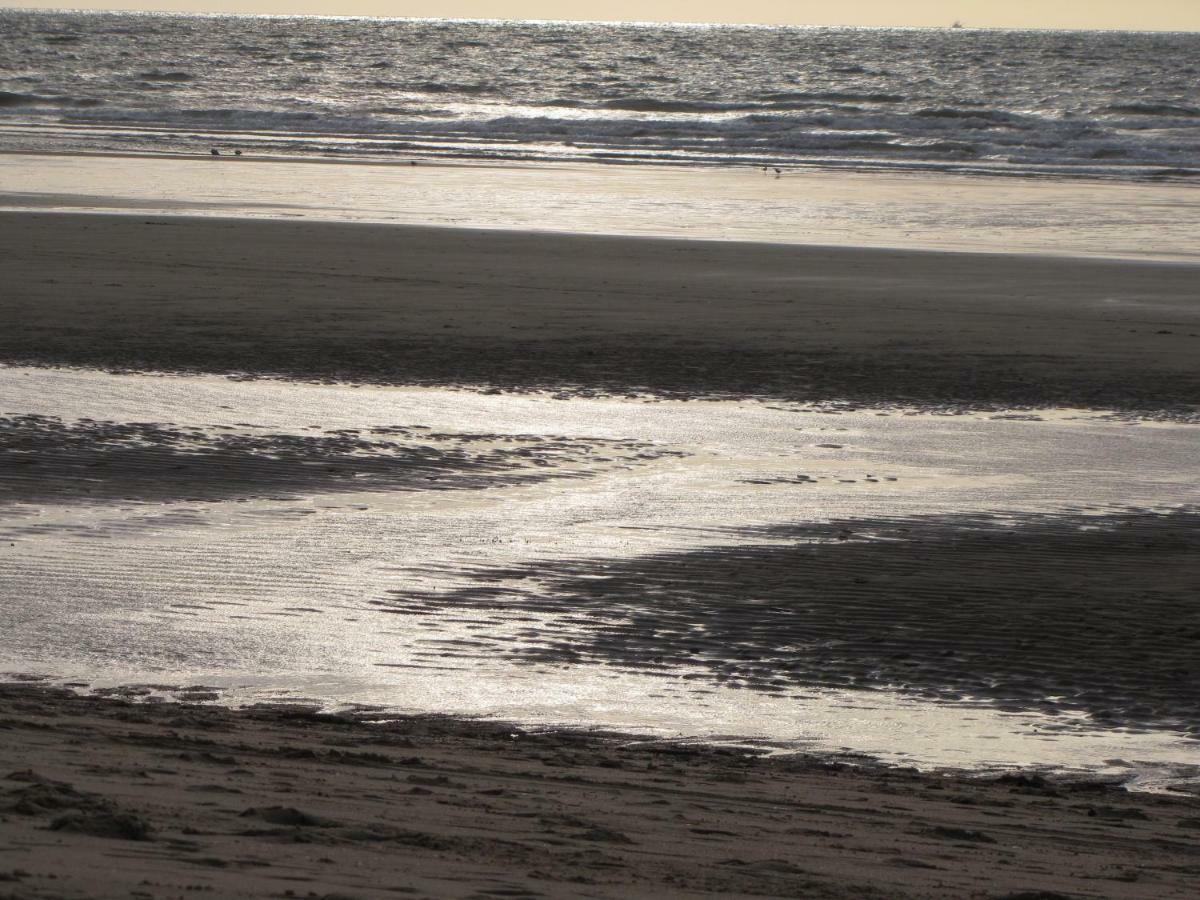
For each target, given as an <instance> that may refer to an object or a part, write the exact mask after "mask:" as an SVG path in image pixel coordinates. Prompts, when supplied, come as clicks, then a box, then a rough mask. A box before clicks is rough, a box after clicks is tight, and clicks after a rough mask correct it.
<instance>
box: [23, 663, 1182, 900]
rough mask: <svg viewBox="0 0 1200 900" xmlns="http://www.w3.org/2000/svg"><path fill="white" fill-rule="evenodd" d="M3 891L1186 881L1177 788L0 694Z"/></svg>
mask: <svg viewBox="0 0 1200 900" xmlns="http://www.w3.org/2000/svg"><path fill="white" fill-rule="evenodd" d="M0 714H2V715H3V719H2V722H3V729H4V731H3V734H4V741H3V742H2V743H0V766H3V768H4V770H5V771H6V776H5V779H4V782H3V784H4V794H3V795H2V800H0V802H3V803H4V811H3V813H2V814H0V836H2V837H3V841H4V844H5V848H6V849H5V854H4V862H3V868H0V878H2V879H3V887H4V889H5V891H6V895H7V896H13V897H21V898H25V897H29V898H46V897H62V898H75V897H89V898H95V897H128V896H154V897H177V896H184V897H186V896H194V895H196V894H197V893H200V894H208V895H212V896H219V897H231V898H233V897H290V896H298V897H304V896H317V897H326V898H331V897H361V898H368V897H380V898H382V897H394V896H397V895H400V896H422V897H434V896H479V897H483V896H505V897H517V896H522V897H536V896H579V897H585V896H586V897H661V896H672V897H701V896H714V895H719V896H724V897H749V896H808V897H828V898H842V897H844V898H860V897H889V898H893V897H895V898H899V897H958V898H966V897H987V898H999V897H1007V898H1034V897H1037V898H1042V900H1046V898H1062V897H1080V896H1096V897H1131V898H1132V897H1146V898H1160V897H1181V898H1183V897H1190V896H1191V895H1192V888H1193V886H1194V883H1195V879H1196V875H1197V868H1196V860H1195V852H1194V835H1195V829H1196V828H1197V827H1200V815H1198V813H1200V808H1198V804H1197V802H1196V800H1195V799H1194V798H1192V799H1181V798H1172V797H1158V796H1151V795H1145V794H1128V793H1126V792H1124V791H1120V790H1118V789H1116V788H1114V787H1112V786H1111V785H1105V784H1103V783H1098V782H1095V781H1086V780H1081V781H1073V782H1055V781H1052V780H1047V779H1044V778H1042V777H1040V776H1027V775H1009V776H1003V777H1000V778H998V779H989V780H982V781H981V780H968V779H962V778H954V777H943V776H941V775H936V774H935V775H921V774H918V773H915V772H912V771H904V770H895V769H892V770H881V769H873V768H871V767H869V766H868V767H862V766H861V764H860V765H847V764H846V763H844V762H837V761H819V760H810V759H806V758H804V757H780V758H773V759H770V758H762V757H755V756H753V755H749V756H748V755H745V754H744V753H737V752H731V751H728V750H726V751H721V750H714V749H711V748H706V747H704V746H689V745H677V744H671V743H656V742H654V741H645V740H638V739H636V738H633V737H629V736H620V735H603V734H592V735H584V734H575V735H572V734H561V733H560V734H553V733H549V734H548V733H539V732H529V731H526V730H523V729H520V728H517V727H515V726H508V725H499V724H487V723H476V724H472V723H464V722H456V721H453V720H450V721H447V720H444V719H440V718H416V719H404V718H399V719H390V720H385V721H375V722H374V723H373V724H367V723H366V722H364V719H371V718H373V717H371V716H369V715H368V714H360V715H358V716H354V715H343V716H328V715H324V716H316V715H313V714H312V713H311V712H308V711H305V710H300V709H294V710H288V709H281V708H274V709H257V710H245V711H242V712H229V711H226V710H221V709H212V708H202V707H198V706H195V705H188V704H184V705H179V704H152V705H145V704H136V703H131V702H129V700H127V699H122V698H120V697H112V698H109V699H104V700H98V699H94V698H79V697H76V696H73V695H71V694H69V693H65V692H56V691H47V690H45V689H43V688H38V687H37V686H30V685H26V686H13V685H6V686H5V687H4V688H3V689H2V690H0Z"/></svg>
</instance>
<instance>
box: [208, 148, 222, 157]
mask: <svg viewBox="0 0 1200 900" xmlns="http://www.w3.org/2000/svg"><path fill="white" fill-rule="evenodd" d="M208 152H209V153H211V154H212V155H213V156H220V155H221V151H220V150H218V149H217V148H216V147H213V148H212V149H211V150H209V151H208Z"/></svg>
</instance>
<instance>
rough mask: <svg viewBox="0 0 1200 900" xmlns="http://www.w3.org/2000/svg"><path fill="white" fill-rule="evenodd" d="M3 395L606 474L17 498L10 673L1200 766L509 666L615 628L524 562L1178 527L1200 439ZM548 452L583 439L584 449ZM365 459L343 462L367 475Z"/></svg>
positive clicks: (963, 426) (167, 382)
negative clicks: (833, 529) (1093, 515)
mask: <svg viewBox="0 0 1200 900" xmlns="http://www.w3.org/2000/svg"><path fill="white" fill-rule="evenodd" d="M0 385H2V386H3V391H2V392H0V396H3V398H4V399H3V404H4V405H3V407H2V408H0V415H11V414H15V413H20V414H28V413H38V414H42V415H47V416H57V417H60V418H61V419H62V420H63V422H64V423H68V424H70V423H75V422H77V421H78V420H82V419H92V420H99V421H101V422H103V421H108V420H111V421H115V422H142V423H147V422H155V423H160V424H165V423H172V424H171V428H173V429H185V428H193V427H194V428H196V429H198V431H199V432H202V433H204V434H209V433H211V434H214V435H221V434H226V435H228V434H233V435H240V434H252V435H255V436H257V437H256V440H264V441H268V444H267V445H265V446H267V448H268V449H267V450H263V451H260V452H261V453H262V454H263V455H266V456H270V455H271V453H272V452H273V451H271V450H270V446H272V445H270V444H269V441H270V440H273V438H272V437H271V436H272V435H291V436H295V437H297V438H298V437H300V436H304V435H318V436H319V435H326V436H327V435H329V434H331V433H336V432H338V430H345V429H351V430H354V431H357V432H361V433H362V435H367V433H368V432H369V430H370V429H371V428H383V427H386V428H393V429H394V428H397V427H403V428H404V429H407V430H405V431H403V432H402V433H401V432H395V433H393V432H388V434H387V435H386V437H387V438H388V440H394V441H396V442H398V443H399V444H400V445H402V448H404V447H410V446H411V447H414V448H420V447H424V446H426V445H429V444H430V443H431V442H438V441H440V442H441V445H444V446H445V447H448V448H450V450H451V451H453V454H455V455H454V458H455V459H461V458H462V457H460V456H459V455H458V454H460V449H461V448H464V447H465V448H470V450H471V452H493V451H496V450H497V449H504V450H505V451H506V452H510V455H509V456H506V457H505V460H506V461H508V462H512V463H513V464H514V465H520V466H522V467H524V468H522V469H521V471H525V470H526V469H527V470H529V471H536V472H539V473H544V474H547V475H560V474H564V473H566V472H568V471H570V472H573V473H575V474H578V475H585V476H586V477H577V478H571V479H569V480H561V479H559V478H550V479H549V480H537V481H533V482H529V483H522V482H514V483H510V484H505V483H503V482H502V481H500V480H496V481H495V482H493V483H491V484H489V483H487V482H486V479H484V480H482V481H480V482H478V483H476V482H470V483H466V482H464V483H463V484H461V485H459V486H458V487H455V486H454V485H450V486H447V487H446V488H445V489H439V490H428V489H423V488H421V487H420V486H419V485H417V486H414V485H413V484H411V483H409V482H404V483H403V484H399V485H398V486H396V487H391V486H387V487H382V488H377V489H374V490H372V489H370V488H369V487H368V486H367V484H366V483H365V482H364V483H362V484H361V486H360V485H357V484H356V485H354V486H353V487H351V486H347V487H343V488H338V487H330V486H329V485H327V484H325V483H323V482H322V483H321V486H320V490H319V492H317V491H313V492H309V493H306V492H305V491H304V490H303V489H302V488H303V485H302V484H298V483H293V482H288V483H287V488H286V490H284V491H283V493H285V494H288V493H290V494H291V495H292V496H291V498H287V497H276V496H274V495H275V493H277V492H278V491H276V490H270V491H266V492H265V493H264V492H256V491H255V490H254V489H253V486H251V487H250V488H246V487H241V488H239V491H240V494H234V495H230V496H210V497H204V498H200V499H188V498H186V497H175V498H169V499H167V500H163V499H161V498H158V499H155V498H148V499H144V500H136V499H135V500H121V499H120V498H119V496H115V499H110V500H108V501H105V502H94V503H84V502H80V501H79V498H78V497H75V496H62V497H57V498H54V499H52V500H38V501H37V502H24V503H13V504H10V505H6V506H3V507H0V532H2V533H3V535H4V536H5V538H6V540H7V541H12V542H13V544H14V546H12V547H10V548H8V550H7V551H6V553H5V557H4V558H5V560H6V562H7V566H6V567H5V571H4V572H0V582H3V589H4V591H5V592H6V594H7V595H8V596H12V597H20V598H21V599H22V601H23V602H22V603H21V604H11V605H9V606H8V607H7V608H5V609H4V610H3V612H2V613H0V625H2V626H3V627H4V628H5V630H6V634H7V641H6V650H5V653H6V659H5V661H4V668H5V669H8V670H16V669H24V670H26V671H35V672H44V673H48V674H53V675H55V676H61V677H65V678H69V679H73V680H83V681H90V682H92V683H94V684H97V685H102V684H106V683H108V684H117V683H129V682H158V683H174V684H184V683H196V682H202V683H206V684H212V685H216V686H218V687H221V688H223V689H225V690H226V691H227V694H226V697H227V698H228V699H230V700H234V701H239V702H240V701H246V702H249V701H253V700H255V699H261V698H263V697H285V698H286V697H298V696H308V697H312V698H315V699H317V700H319V701H321V702H324V703H332V704H338V703H349V702H355V703H376V704H381V705H385V706H389V707H397V706H398V707H400V708H402V709H406V710H421V711H437V712H448V713H461V714H467V715H486V716H495V717H500V718H511V719H515V720H520V721H523V722H534V723H574V724H587V725H597V726H602V727H611V728H626V729H635V730H639V731H650V732H654V733H660V734H669V735H676V734H682V735H690V736H707V737H716V736H721V735H737V736H741V737H746V736H750V737H755V738H763V739H766V740H769V741H778V742H782V743H785V744H791V743H796V742H799V743H801V744H804V745H806V746H809V745H811V746H817V747H821V748H823V749H834V750H837V749H840V748H844V747H849V748H853V749H854V750H857V751H861V752H866V753H870V754H876V755H881V756H885V757H887V758H889V759H893V760H908V761H910V762H913V763H919V764H923V765H959V764H961V765H986V764H992V763H995V764H1007V765H1012V764H1025V763H1034V762H1036V763H1044V764H1048V765H1049V764H1052V765H1058V766H1064V767H1071V766H1076V765H1096V764H1098V763H1100V762H1102V761H1104V760H1111V759H1116V758H1122V759H1127V760H1138V761H1143V762H1156V761H1157V762H1173V763H1180V762H1183V761H1191V762H1193V763H1198V764H1200V757H1198V756H1197V753H1196V749H1195V747H1196V745H1195V742H1194V741H1193V742H1190V743H1188V742H1184V741H1181V740H1180V739H1179V737H1178V735H1175V734H1170V733H1154V732H1147V733H1140V734H1139V733H1122V732H1119V731H1115V730H1103V731H1101V730H1087V729H1077V728H1074V727H1072V719H1071V716H1068V715H1060V716H1057V717H1050V716H1045V715H1041V714H1039V713H1037V712H1033V711H1023V712H1019V713H1016V712H1001V711H999V710H997V709H995V708H994V707H989V706H986V705H984V706H978V707H971V708H970V711H969V712H964V710H963V709H962V708H959V707H955V706H953V705H945V704H939V703H931V702H927V701H919V700H915V699H911V698H907V699H906V698H904V697H900V696H897V695H894V694H891V693H888V692H886V691H871V692H854V691H844V690H799V691H798V690H797V689H796V687H795V686H791V687H789V688H788V689H787V690H786V691H783V692H782V693H780V694H778V695H772V694H769V693H765V692H762V691H758V690H749V689H745V688H742V689H738V688H735V687H732V686H728V685H724V686H723V685H721V684H719V683H717V682H714V681H712V680H711V679H710V678H708V677H707V675H706V672H705V671H704V670H703V669H700V668H694V669H693V668H688V667H687V666H680V665H671V666H667V667H665V668H660V669H658V670H657V674H654V673H652V672H651V673H648V672H647V671H634V670H630V669H628V668H622V667H621V666H619V665H596V664H594V663H591V662H583V663H579V664H574V665H563V664H558V663H555V662H552V661H547V660H543V661H540V662H538V661H518V660H514V659H510V658H507V657H502V656H500V655H498V654H497V652H496V647H498V646H506V647H509V648H518V649H519V648H520V647H521V646H522V643H523V642H530V641H531V640H532V642H533V643H534V644H536V643H537V642H538V638H537V634H538V633H539V631H540V632H544V633H550V632H557V633H560V634H561V633H564V632H566V633H569V632H570V629H571V628H572V627H578V628H580V629H584V628H586V627H588V622H587V621H586V619H585V618H581V619H579V621H578V623H577V625H574V624H573V622H574V619H573V616H575V615H584V614H583V613H581V612H577V611H570V610H568V611H547V610H540V611H539V610H536V609H529V608H521V607H520V606H519V605H508V604H506V603H505V601H504V597H505V593H504V591H505V590H507V589H508V588H506V586H505V585H503V584H502V583H501V579H500V578H499V577H494V576H495V575H496V573H498V572H506V571H507V572H510V574H512V572H514V571H515V572H516V574H515V575H514V576H513V577H519V578H520V579H522V590H526V591H528V592H532V593H533V594H536V593H537V589H538V586H539V584H540V583H541V581H540V580H539V578H540V576H539V575H538V574H537V569H538V568H539V567H543V568H545V569H546V574H547V575H548V574H549V571H550V569H552V567H553V566H554V565H555V564H556V563H560V564H569V563H572V561H575V560H584V559H586V560H588V561H590V562H591V563H593V564H595V565H597V566H599V567H601V568H602V567H604V566H605V565H607V564H609V563H612V564H614V565H615V564H617V563H620V562H621V561H626V560H630V559H635V558H639V557H643V556H645V555H647V554H653V553H664V552H671V551H679V552H684V551H686V552H691V551H697V550H701V549H703V548H706V547H714V548H715V547H726V546H730V545H736V544H739V543H744V544H746V545H751V544H752V545H754V546H764V545H770V544H772V543H778V544H781V545H782V544H786V543H788V542H789V540H790V539H789V538H786V537H783V536H775V537H772V536H771V535H770V534H767V533H765V532H763V531H761V530H759V531H754V529H761V528H763V527H764V526H774V525H783V524H792V523H797V522H805V521H811V522H821V521H825V520H829V519H834V518H838V519H846V518H860V519H864V518H874V517H879V516H901V517H910V516H918V515H945V514H949V513H964V512H979V513H987V514H990V513H992V512H994V511H1008V512H1012V513H1030V514H1033V513H1055V512H1060V511H1062V510H1065V509H1076V510H1078V509H1080V508H1089V507H1090V508H1093V509H1095V510H1096V511H1101V510H1103V509H1106V508H1112V507H1123V508H1128V507H1143V508H1157V507H1178V506H1181V505H1185V504H1188V503H1195V502H1196V501H1197V500H1198V499H1200V488H1197V484H1198V483H1200V481H1198V479H1197V477H1196V476H1197V475H1198V474H1200V472H1198V471H1197V467H1198V465H1200V463H1198V462H1197V459H1198V457H1197V455H1196V454H1195V452H1194V451H1195V435H1196V434H1197V433H1198V432H1197V430H1196V428H1195V427H1193V426H1174V427H1154V428H1147V427H1144V426H1141V425H1133V424H1130V423H1125V422H1113V421H1102V420H1099V419H1097V418H1095V417H1094V416H1089V415H1087V414H1071V415H1064V414H1059V415H1050V414H1046V415H1044V416H1043V419H1045V421H1024V420H1019V419H1015V420H1014V419H998V418H994V417H991V416H988V415H986V414H980V415H970V416H944V417H943V416H908V415H899V414H893V415H885V416H881V415H877V414H876V413H875V411H870V410H867V411H844V412H842V413H840V414H838V415H831V414H829V412H828V411H813V410H804V409H801V408H799V407H795V408H789V407H785V406H780V405H768V404H762V403H755V402H705V403H688V402H683V401H664V402H643V401H633V400H612V399H584V398H576V399H572V400H570V401H566V402H564V401H561V400H555V399H552V398H550V397H548V396H544V395H524V396H507V395H484V394H479V393H471V392H463V391H451V390H436V389H388V388H351V387H348V386H335V385H327V386H315V385H296V384H289V383H282V382H270V381H260V382H233V381H229V380H225V379H220V378H190V377H180V376H164V377H145V376H110V375H102V374H98V373H93V372H84V371H69V370H24V369H6V370H0ZM239 423H240V424H239ZM218 426H219V427H218ZM418 426H425V428H424V429H422V428H420V427H418ZM139 434H150V435H156V434H158V432H155V431H143V432H139ZM514 436H520V437H519V438H517V437H514ZM545 436H557V437H556V440H557V439H559V438H561V439H562V440H564V441H570V442H572V443H571V446H572V447H573V448H574V449H573V450H572V451H571V453H570V454H565V453H564V452H563V451H562V450H560V449H559V448H557V447H555V446H550V445H547V443H546V439H545ZM197 440H199V438H197ZM284 445H285V446H288V447H301V448H304V447H307V446H308V444H307V443H306V442H304V441H299V442H297V441H291V442H290V443H289V442H285V444H284ZM255 446H257V445H255ZM321 446H324V445H323V444H322V445H321ZM525 450H528V453H525ZM296 452H299V451H296ZM305 452H307V451H305ZM389 452H392V451H389ZM461 452H465V450H464V451H461ZM202 455H207V456H212V457H213V458H215V459H216V460H217V461H220V459H221V458H222V457H221V455H220V453H216V452H215V451H214V452H213V453H209V452H208V451H205V454H202ZM207 456H206V458H207ZM567 457H569V458H567ZM139 458H140V457H139ZM354 458H356V457H354V456H353V455H352V456H351V457H339V458H338V459H339V465H340V466H342V467H343V468H352V467H353V466H352V463H353V459H354ZM357 458H365V457H357ZM347 460H349V461H350V462H349V463H347ZM314 461H316V460H314ZM508 462H506V465H507V464H508ZM801 475H802V476H804V478H803V480H801V479H800V477H799V476H801ZM42 477H53V473H52V472H46V473H43V476H42ZM212 477H214V478H219V477H220V475H219V470H217V469H214V470H213V472H212ZM496 477H497V479H499V475H497V476H496ZM130 483H131V484H133V483H134V482H130ZM10 484H18V482H12V481H10ZM118 494H119V491H118ZM10 496H11V495H10ZM17 499H19V498H17ZM746 529H751V530H750V531H746ZM526 569H532V570H533V572H532V574H528V573H526V571H525V570H526ZM517 570H520V571H517ZM579 577H588V576H587V574H586V572H583V571H582V570H581V571H580V572H579ZM489 578H492V579H493V581H492V582H488V581H487V579H489ZM480 579H483V581H482V582H481V581H480ZM481 583H482V584H483V586H484V589H493V588H494V590H495V591H496V601H495V603H494V604H493V605H490V606H489V604H488V603H483V604H482V606H480V605H472V606H469V607H468V606H462V607H456V606H454V605H453V604H452V603H447V604H446V605H443V606H440V607H439V606H437V605H436V603H431V602H429V598H431V597H435V598H436V597H437V596H445V597H450V596H451V594H452V593H453V592H454V591H456V590H459V589H462V588H465V587H471V588H472V589H473V590H478V589H479V586H480V584H481ZM489 584H491V585H492V588H489V587H488V585H489ZM417 597H420V598H421V599H420V600H419V601H418V600H417V599H416V598H417ZM697 625H698V626H700V627H702V626H703V622H700V623H697ZM580 633H581V634H582V633H583V632H582V631H581V632H580ZM531 634H532V635H534V637H533V638H531V637H530V635H531Z"/></svg>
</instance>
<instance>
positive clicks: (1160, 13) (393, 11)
mask: <svg viewBox="0 0 1200 900" xmlns="http://www.w3.org/2000/svg"><path fill="white" fill-rule="evenodd" d="M0 6H7V7H26V8H39V7H40V8H53V7H74V8H80V9H146V10H170V11H176V12H224V13H276V14H296V15H364V16H436V17H448V18H495V19H600V20H610V21H611V20H624V21H667V22H755V23H762V24H772V25H775V24H788V25H868V26H886V25H901V26H904V25H908V26H924V25H933V26H939V25H941V26H944V25H949V24H950V23H951V22H954V21H955V20H960V21H962V22H963V23H964V24H965V25H968V26H978V27H1013V28H1118V29H1135V30H1142V29H1145V30H1181V31H1200V0H1058V2H1052V0H836V2H834V0H738V2H735V3H730V2H728V0H724V2H718V0H557V2H555V0H50V2H46V0H16V2H6V0H0Z"/></svg>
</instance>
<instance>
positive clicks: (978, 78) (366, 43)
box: [0, 10, 1200, 179]
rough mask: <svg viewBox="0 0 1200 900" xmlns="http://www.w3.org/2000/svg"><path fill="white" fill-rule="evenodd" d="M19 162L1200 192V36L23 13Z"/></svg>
mask: <svg viewBox="0 0 1200 900" xmlns="http://www.w3.org/2000/svg"><path fill="white" fill-rule="evenodd" d="M0 35H2V36H3V40H0V148H4V149H25V150H47V149H54V150H107V151H138V152H156V151H183V152H196V151H200V152H207V148H208V146H209V144H210V143H212V142H213V141H214V140H219V141H222V142H224V144H225V145H227V146H229V147H231V148H237V149H242V150H243V151H246V152H253V153H286V154H302V155H314V154H316V155H325V156H330V155H333V156H348V157H357V156H371V157H400V158H412V157H420V158H428V157H433V156H454V157H469V158H472V157H473V158H489V159H496V158H501V159H525V160H530V159H532V160H590V161H600V162H629V161H637V162H673V163H690V164H723V165H730V164H733V165H758V166H763V165H766V166H796V165H822V166H838V167H846V166H849V167H853V168H858V169H888V170H892V169H901V170H911V169H920V170H930V169H933V170H952V171H958V172H990V173H1007V174H1044V173H1071V174H1077V175H1088V176H1095V177H1103V178H1118V179H1145V178H1168V179H1188V178H1192V177H1194V176H1196V175H1197V174H1200V88H1198V85H1200V77H1198V76H1200V62H1198V60H1200V34H1192V33H1175V34H1172V33H1123V32H1074V31H1072V32H1066V31H1062V32H1059V31H1006V30H972V29H862V28H789V27H752V26H726V25H721V26H715V25H652V24H601V23H565V22H497V21H450V20H414V19H366V18H296V17H266V16H258V17H237V16H181V15H165V14H146V13H85V12H29V11H15V10H0Z"/></svg>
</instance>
